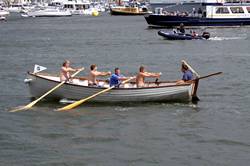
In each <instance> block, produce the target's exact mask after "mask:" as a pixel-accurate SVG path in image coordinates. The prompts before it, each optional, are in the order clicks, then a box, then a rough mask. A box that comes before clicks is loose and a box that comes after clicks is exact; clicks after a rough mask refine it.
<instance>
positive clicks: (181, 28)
mask: <svg viewBox="0 0 250 166" xmlns="http://www.w3.org/2000/svg"><path fill="white" fill-rule="evenodd" d="M178 31H179V32H180V33H182V34H185V27H184V24H183V23H181V24H180V27H179V28H178Z"/></svg>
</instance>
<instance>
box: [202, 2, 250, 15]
mask: <svg viewBox="0 0 250 166" xmlns="http://www.w3.org/2000/svg"><path fill="white" fill-rule="evenodd" d="M206 17H207V18H250V4H249V5H237V4H235V5H231V4H230V5H228V4H225V5H218V6H207V7H206Z"/></svg>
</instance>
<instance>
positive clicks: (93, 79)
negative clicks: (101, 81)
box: [88, 64, 111, 86]
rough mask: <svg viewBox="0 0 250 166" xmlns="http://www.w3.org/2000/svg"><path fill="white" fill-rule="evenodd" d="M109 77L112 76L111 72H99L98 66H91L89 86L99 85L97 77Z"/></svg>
mask: <svg viewBox="0 0 250 166" xmlns="http://www.w3.org/2000/svg"><path fill="white" fill-rule="evenodd" d="M108 75H111V72H110V71H108V72H99V71H97V66H96V64H93V65H91V66H90V73H89V78H88V84H89V85H94V86H96V85H98V84H97V83H98V82H97V80H96V77H98V76H108Z"/></svg>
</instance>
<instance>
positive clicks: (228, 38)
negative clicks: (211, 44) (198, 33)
mask: <svg viewBox="0 0 250 166" xmlns="http://www.w3.org/2000/svg"><path fill="white" fill-rule="evenodd" d="M242 39H243V40H244V39H246V37H211V38H209V39H208V40H215V41H223V40H242Z"/></svg>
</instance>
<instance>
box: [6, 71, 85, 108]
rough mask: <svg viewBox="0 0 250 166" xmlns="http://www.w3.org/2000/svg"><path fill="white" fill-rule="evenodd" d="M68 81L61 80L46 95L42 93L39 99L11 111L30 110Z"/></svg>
mask: <svg viewBox="0 0 250 166" xmlns="http://www.w3.org/2000/svg"><path fill="white" fill-rule="evenodd" d="M82 70H84V68H82V69H80V70H78V71H77V72H75V73H74V74H72V77H74V76H75V75H77V74H78V73H80V72H81V71H82ZM67 81H68V80H66V81H63V82H61V83H60V84H58V85H57V86H55V87H54V88H52V89H51V90H49V91H48V92H46V93H45V94H44V95H42V96H41V97H39V98H38V99H36V100H34V101H32V102H31V103H29V104H27V105H26V106H21V107H18V108H16V109H13V110H10V111H9V112H17V111H24V110H28V109H30V108H31V107H33V106H34V105H35V104H36V103H37V102H39V101H40V100H42V99H43V98H44V97H46V96H47V95H49V94H50V93H51V92H53V91H54V90H56V89H57V88H59V87H60V86H62V85H63V84H64V83H65V82H67Z"/></svg>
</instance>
